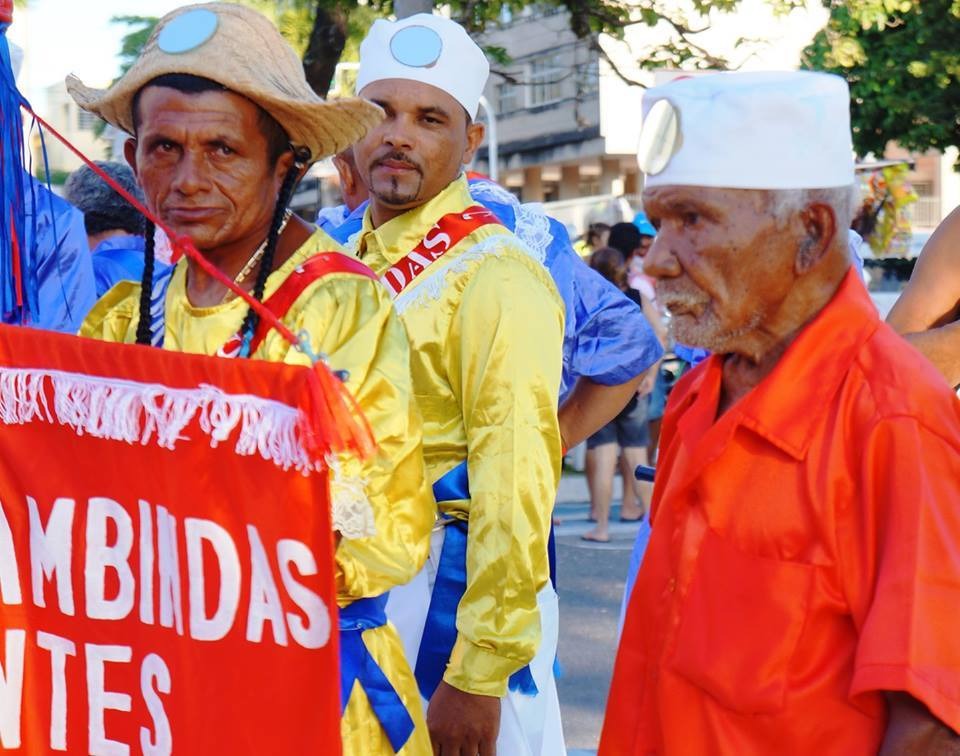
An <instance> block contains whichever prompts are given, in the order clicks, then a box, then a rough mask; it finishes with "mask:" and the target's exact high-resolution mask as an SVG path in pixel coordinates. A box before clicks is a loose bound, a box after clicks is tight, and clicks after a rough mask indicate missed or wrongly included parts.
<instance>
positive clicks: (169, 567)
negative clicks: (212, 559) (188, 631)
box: [157, 505, 183, 635]
mask: <svg viewBox="0 0 960 756" xmlns="http://www.w3.org/2000/svg"><path fill="white" fill-rule="evenodd" d="M157 562H158V571H159V573H160V586H159V589H158V590H159V593H160V624H161V625H162V626H163V627H173V626H174V625H176V629H177V633H178V634H180V635H183V607H182V606H181V605H180V596H181V592H180V558H179V554H178V548H177V518H176V517H174V516H173V515H172V514H170V513H169V512H168V511H167V508H166V507H164V506H159V505H158V506H157Z"/></svg>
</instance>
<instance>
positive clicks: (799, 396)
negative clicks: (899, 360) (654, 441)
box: [688, 268, 880, 459]
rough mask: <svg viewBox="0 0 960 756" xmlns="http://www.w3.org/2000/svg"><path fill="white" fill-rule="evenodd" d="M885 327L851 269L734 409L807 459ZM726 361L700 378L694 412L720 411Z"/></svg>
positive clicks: (742, 421) (716, 361) (715, 362)
mask: <svg viewBox="0 0 960 756" xmlns="http://www.w3.org/2000/svg"><path fill="white" fill-rule="evenodd" d="M879 327H880V317H879V315H878V314H877V310H876V308H875V307H874V305H873V302H872V301H871V300H870V295H869V294H867V290H866V288H864V285H863V282H862V281H861V280H860V278H859V276H858V274H857V271H856V269H854V268H851V269H850V270H849V271H848V272H847V275H846V277H845V278H844V279H843V282H842V283H841V284H840V288H839V289H838V290H837V292H836V294H834V296H833V298H832V299H831V300H830V302H828V303H827V305H826V307H824V308H823V309H822V310H821V311H820V312H819V314H817V316H816V317H815V318H814V319H813V320H812V321H811V322H810V323H808V324H807V325H806V326H805V327H804V328H803V330H802V331H801V332H800V334H799V335H798V336H797V338H796V339H795V340H794V341H793V343H792V344H790V346H789V347H788V348H787V350H786V352H785V353H784V355H783V357H781V358H780V361H779V362H778V363H777V365H776V367H774V369H773V370H772V371H771V373H770V374H769V375H768V376H767V377H766V378H764V379H763V380H762V381H761V382H760V384H759V385H758V386H756V388H754V389H753V390H752V391H751V392H750V393H749V394H747V395H746V396H745V397H744V398H743V399H742V400H741V401H740V402H738V403H737V405H735V406H734V407H731V408H730V410H728V411H729V412H730V413H731V414H733V415H734V420H735V421H736V422H737V424H739V425H741V426H744V427H746V428H749V429H750V430H752V431H753V432H754V433H757V434H758V435H760V436H762V437H763V438H765V439H767V440H768V441H770V442H771V443H772V444H774V445H775V446H777V447H778V448H780V449H782V450H783V451H785V452H786V453H787V454H789V455H791V456H792V457H794V458H796V459H802V458H803V457H804V455H805V454H806V451H807V448H808V447H809V445H810V442H811V440H812V438H813V434H814V431H815V430H816V426H817V424H818V423H819V422H820V420H821V418H822V416H823V413H824V412H826V411H827V408H828V407H829V406H830V404H831V400H832V399H833V397H834V396H835V395H836V392H837V391H838V390H839V388H840V385H841V383H842V382H843V380H844V378H846V376H847V374H848V372H849V370H850V367H851V365H852V364H853V361H854V359H855V357H856V354H857V352H858V351H859V349H860V347H861V345H862V344H863V343H864V342H866V341H867V339H869V338H870V336H872V335H873V334H874V333H875V332H876V330H877V329H878V328H879ZM722 364H723V358H722V357H721V356H717V355H715V356H713V357H711V358H710V361H709V364H707V365H705V366H704V368H703V369H702V371H701V372H700V373H699V374H698V375H697V376H695V377H694V379H693V383H692V384H691V387H690V390H689V394H690V405H689V408H688V412H689V411H692V410H694V407H693V405H694V404H695V405H697V406H698V407H700V408H701V409H702V408H709V407H712V408H713V413H714V415H715V413H716V407H717V400H718V398H719V396H718V395H719V391H720V384H721V380H720V371H721V370H722ZM701 393H703V394H704V395H703V396H702V397H700V396H698V395H699V394H701ZM697 424H699V423H697Z"/></svg>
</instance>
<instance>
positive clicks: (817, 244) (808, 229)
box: [794, 202, 837, 275]
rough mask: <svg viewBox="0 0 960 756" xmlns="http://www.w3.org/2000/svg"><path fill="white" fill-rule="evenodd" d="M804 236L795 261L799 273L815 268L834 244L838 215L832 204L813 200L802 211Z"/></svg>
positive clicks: (801, 218) (801, 220)
mask: <svg viewBox="0 0 960 756" xmlns="http://www.w3.org/2000/svg"><path fill="white" fill-rule="evenodd" d="M800 222H801V223H802V224H803V236H802V237H801V239H800V244H799V246H798V247H797V257H796V260H795V262H794V267H795V269H796V272H797V275H803V274H804V273H808V272H809V271H810V270H812V269H813V268H815V267H816V266H817V265H818V264H819V262H820V261H821V260H822V259H823V258H824V257H825V256H826V254H827V252H829V251H830V248H831V247H832V246H833V244H834V241H835V240H836V236H837V216H836V214H835V213H834V211H833V208H832V207H830V205H828V204H825V203H823V202H812V203H810V204H809V205H807V206H806V207H805V208H804V209H803V210H801V211H800Z"/></svg>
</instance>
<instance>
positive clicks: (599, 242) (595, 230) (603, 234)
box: [573, 223, 610, 258]
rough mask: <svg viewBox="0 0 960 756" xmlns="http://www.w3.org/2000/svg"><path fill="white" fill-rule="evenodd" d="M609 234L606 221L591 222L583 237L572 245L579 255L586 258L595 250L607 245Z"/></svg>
mask: <svg viewBox="0 0 960 756" xmlns="http://www.w3.org/2000/svg"><path fill="white" fill-rule="evenodd" d="M609 235H610V226H608V225H607V224H606V223H591V224H590V225H589V226H587V231H586V233H584V235H583V238H581V239H580V240H579V241H577V242H576V244H574V245H573V248H574V250H575V251H576V253H577V254H578V255H580V257H583V258H588V257H590V255H592V254H593V253H594V252H595V251H596V250H598V249H600V248H601V247H606V246H607V237H608V236H609Z"/></svg>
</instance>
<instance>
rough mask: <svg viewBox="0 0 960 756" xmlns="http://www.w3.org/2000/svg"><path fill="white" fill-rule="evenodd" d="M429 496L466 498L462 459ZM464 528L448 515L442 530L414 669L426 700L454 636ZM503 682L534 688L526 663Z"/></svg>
mask: <svg viewBox="0 0 960 756" xmlns="http://www.w3.org/2000/svg"><path fill="white" fill-rule="evenodd" d="M433 496H434V498H435V499H436V500H437V502H438V503H439V502H442V501H452V500H457V499H469V498H470V487H469V480H468V475H467V463H466V462H465V461H464V462H461V463H460V464H459V465H457V466H456V467H454V468H453V469H452V470H450V471H449V472H447V473H446V474H445V475H443V477H441V478H440V480H438V481H437V482H436V483H434V484H433ZM467 530H468V526H467V523H466V522H465V521H464V520H455V519H451V520H449V521H448V522H447V524H446V530H445V531H444V536H443V548H442V549H441V550H440V563H439V564H438V565H437V577H436V580H435V581H434V584H433V593H432V594H431V596H430V608H429V609H428V610H427V621H426V623H425V625H424V628H423V639H422V640H421V641H420V650H419V652H418V653H417V665H416V669H414V676H415V677H416V678H417V685H418V686H419V688H420V694H421V695H422V696H423V697H424V698H425V699H427V700H428V701H429V700H430V699H431V698H432V697H433V693H434V691H436V689H437V686H438V685H439V684H440V681H441V680H442V679H443V673H444V672H445V671H446V669H447V663H448V662H449V661H450V654H451V653H452V652H453V646H454V644H455V643H456V640H457V608H458V607H459V606H460V600H461V599H462V598H463V594H464V593H465V592H466V590H467ZM551 570H552V565H551ZM507 685H508V687H509V689H510V690H513V691H519V692H520V693H523V694H524V695H528V696H535V695H537V692H538V690H537V684H536V682H535V681H534V679H533V674H532V673H531V672H530V667H529V666H525V667H523V669H520V670H517V671H516V672H514V673H513V674H512V675H511V676H510V680H509V682H508V684H507Z"/></svg>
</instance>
